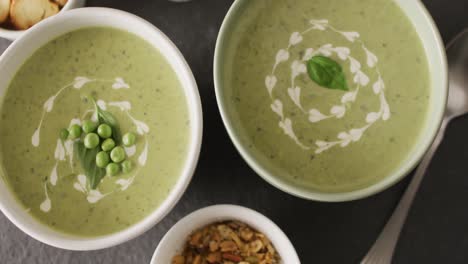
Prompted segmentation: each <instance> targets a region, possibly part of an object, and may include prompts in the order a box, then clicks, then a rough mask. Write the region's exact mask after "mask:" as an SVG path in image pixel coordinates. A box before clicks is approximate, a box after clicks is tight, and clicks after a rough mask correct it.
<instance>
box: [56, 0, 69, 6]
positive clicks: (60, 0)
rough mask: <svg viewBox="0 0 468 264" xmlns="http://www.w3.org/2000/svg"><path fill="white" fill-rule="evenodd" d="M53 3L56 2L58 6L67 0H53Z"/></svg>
mask: <svg viewBox="0 0 468 264" xmlns="http://www.w3.org/2000/svg"><path fill="white" fill-rule="evenodd" d="M53 1H54V2H55V3H57V4H58V5H59V6H60V7H63V6H64V5H65V4H66V3H67V2H68V0H53Z"/></svg>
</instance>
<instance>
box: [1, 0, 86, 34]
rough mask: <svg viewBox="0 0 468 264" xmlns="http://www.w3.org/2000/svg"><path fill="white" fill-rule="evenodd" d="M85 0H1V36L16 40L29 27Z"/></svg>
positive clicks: (82, 3) (75, 6)
mask: <svg viewBox="0 0 468 264" xmlns="http://www.w3.org/2000/svg"><path fill="white" fill-rule="evenodd" d="M84 4H85V0H0V37H2V38H6V39H9V40H15V39H17V38H18V37H20V36H21V34H23V33H24V32H25V31H26V30H27V29H29V28H30V27H32V26H34V25H35V24H37V23H39V22H41V21H42V20H44V19H46V18H48V17H51V16H53V15H56V14H58V13H60V12H63V11H66V10H69V9H73V8H77V7H82V6H84Z"/></svg>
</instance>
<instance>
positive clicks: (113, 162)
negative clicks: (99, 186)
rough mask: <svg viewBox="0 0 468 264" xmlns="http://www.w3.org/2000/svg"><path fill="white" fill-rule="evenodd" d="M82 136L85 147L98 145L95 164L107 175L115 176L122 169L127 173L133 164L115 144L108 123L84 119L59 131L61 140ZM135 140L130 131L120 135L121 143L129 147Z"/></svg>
mask: <svg viewBox="0 0 468 264" xmlns="http://www.w3.org/2000/svg"><path fill="white" fill-rule="evenodd" d="M82 136H83V144H84V146H85V147H86V148H87V149H94V148H97V147H99V148H100V151H99V152H98V153H97V154H96V166H97V167H99V168H102V169H105V170H106V174H107V175H109V176H116V175H118V174H119V173H120V171H122V172H123V173H129V172H130V171H131V170H132V167H133V164H132V162H131V161H130V160H128V159H126V153H125V149H124V148H123V147H122V146H117V145H116V142H115V139H114V138H113V137H112V136H113V135H112V127H111V126H109V125H108V124H104V123H103V124H98V123H96V122H93V121H92V120H85V121H84V122H83V124H82V125H81V126H80V125H78V124H74V125H72V126H70V128H68V129H65V128H64V129H62V130H61V131H60V138H61V139H62V140H66V139H67V138H69V139H78V138H81V137H82ZM135 142H136V135H135V134H134V133H132V132H129V133H126V134H125V135H124V136H123V137H122V143H123V146H125V147H131V146H133V145H134V144H135Z"/></svg>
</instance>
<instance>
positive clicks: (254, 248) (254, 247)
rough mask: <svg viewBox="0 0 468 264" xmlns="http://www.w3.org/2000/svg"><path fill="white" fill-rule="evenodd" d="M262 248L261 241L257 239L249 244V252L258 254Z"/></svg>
mask: <svg viewBox="0 0 468 264" xmlns="http://www.w3.org/2000/svg"><path fill="white" fill-rule="evenodd" d="M262 248H263V243H262V241H260V240H258V239H257V240H255V241H253V242H251V243H250V250H251V251H252V252H253V253H257V252H259V251H260V250H261V249H262Z"/></svg>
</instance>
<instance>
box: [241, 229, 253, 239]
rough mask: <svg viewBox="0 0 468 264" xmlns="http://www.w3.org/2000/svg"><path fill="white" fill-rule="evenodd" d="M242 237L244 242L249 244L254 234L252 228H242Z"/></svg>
mask: <svg viewBox="0 0 468 264" xmlns="http://www.w3.org/2000/svg"><path fill="white" fill-rule="evenodd" d="M240 235H241V237H242V239H244V241H246V242H249V241H250V240H251V239H252V237H253V235H254V233H253V232H252V230H250V228H242V229H241V230H240Z"/></svg>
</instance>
